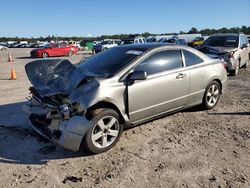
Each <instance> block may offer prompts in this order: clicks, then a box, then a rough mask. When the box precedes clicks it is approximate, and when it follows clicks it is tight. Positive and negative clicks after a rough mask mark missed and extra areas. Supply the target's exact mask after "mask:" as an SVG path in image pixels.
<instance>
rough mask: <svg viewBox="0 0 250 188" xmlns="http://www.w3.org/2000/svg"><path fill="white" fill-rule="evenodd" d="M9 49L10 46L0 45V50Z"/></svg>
mask: <svg viewBox="0 0 250 188" xmlns="http://www.w3.org/2000/svg"><path fill="white" fill-rule="evenodd" d="M7 49H8V47H6V46H2V45H0V51H2V50H7Z"/></svg>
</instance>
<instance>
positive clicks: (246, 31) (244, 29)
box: [0, 25, 250, 42]
mask: <svg viewBox="0 0 250 188" xmlns="http://www.w3.org/2000/svg"><path fill="white" fill-rule="evenodd" d="M239 32H242V33H244V34H246V35H250V26H249V27H247V26H244V25H243V26H242V27H232V28H225V27H223V28H220V29H202V30H198V29H197V28H195V27H193V28H191V29H190V30H189V31H187V32H184V31H180V32H179V34H197V33H200V34H202V35H212V34H214V33H239ZM173 34H178V33H161V34H155V33H149V32H144V33H134V34H133V33H131V34H115V35H101V36H98V37H76V36H73V37H63V36H54V35H48V36H47V37H42V36H41V37H36V38H33V37H30V38H27V37H18V36H15V37H0V42H6V41H28V42H36V41H52V40H53V41H60V40H63V41H69V40H73V41H81V40H85V41H93V40H102V39H105V38H114V39H124V38H126V37H129V36H132V35H133V36H144V37H149V36H156V35H173Z"/></svg>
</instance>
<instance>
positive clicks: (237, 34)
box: [212, 33, 242, 37]
mask: <svg viewBox="0 0 250 188" xmlns="http://www.w3.org/2000/svg"><path fill="white" fill-rule="evenodd" d="M240 34H242V33H216V34H213V35H212V36H218V37H219V36H235V37H238V36H239V35H240Z"/></svg>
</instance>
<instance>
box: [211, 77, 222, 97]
mask: <svg viewBox="0 0 250 188" xmlns="http://www.w3.org/2000/svg"><path fill="white" fill-rule="evenodd" d="M212 81H216V82H218V83H219V85H220V94H222V87H223V86H222V82H221V81H220V79H218V78H216V79H213V80H212Z"/></svg>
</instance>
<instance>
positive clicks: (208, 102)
mask: <svg viewBox="0 0 250 188" xmlns="http://www.w3.org/2000/svg"><path fill="white" fill-rule="evenodd" d="M25 70H26V73H27V75H28V78H29V80H30V82H31V83H32V85H33V87H31V88H30V92H31V94H32V98H31V99H30V100H29V103H28V104H26V105H25V106H24V110H25V111H26V112H27V113H28V114H30V116H29V122H30V124H31V126H32V127H33V128H34V130H35V131H37V132H38V133H39V134H41V135H42V136H44V137H46V138H48V139H49V140H52V141H53V142H55V143H56V144H58V145H61V146H63V147H65V148H67V149H70V150H73V151H78V150H79V148H81V147H84V148H85V149H87V150H88V151H90V152H92V153H100V152H104V151H107V150H109V149H110V148H112V147H113V146H114V145H115V144H116V143H117V141H118V140H119V138H120V136H121V134H122V131H123V127H124V126H135V125H139V124H142V123H144V122H147V121H151V120H153V119H155V118H159V117H162V116H164V115H166V114H170V113H173V112H176V111H180V110H183V109H185V108H189V107H192V106H196V105H201V107H202V108H203V109H207V110H208V109H212V108H214V107H215V106H216V104H217V103H218V101H219V98H220V94H221V93H222V92H223V90H224V85H225V82H226V80H227V73H226V69H225V67H224V65H223V62H222V61H221V60H219V59H212V58H209V57H208V56H206V55H205V54H203V53H201V52H199V51H197V50H195V49H193V48H190V47H188V46H183V45H164V44H135V45H121V46H119V47H114V48H111V49H109V50H107V51H105V52H103V53H100V54H97V55H95V56H92V57H91V58H89V59H86V60H84V61H83V62H81V63H80V64H79V65H77V66H75V65H73V64H71V63H70V62H69V61H68V60H60V59H57V60H55V59H54V60H46V61H41V60H38V61H34V62H31V63H29V64H27V65H26V66H25Z"/></svg>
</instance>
